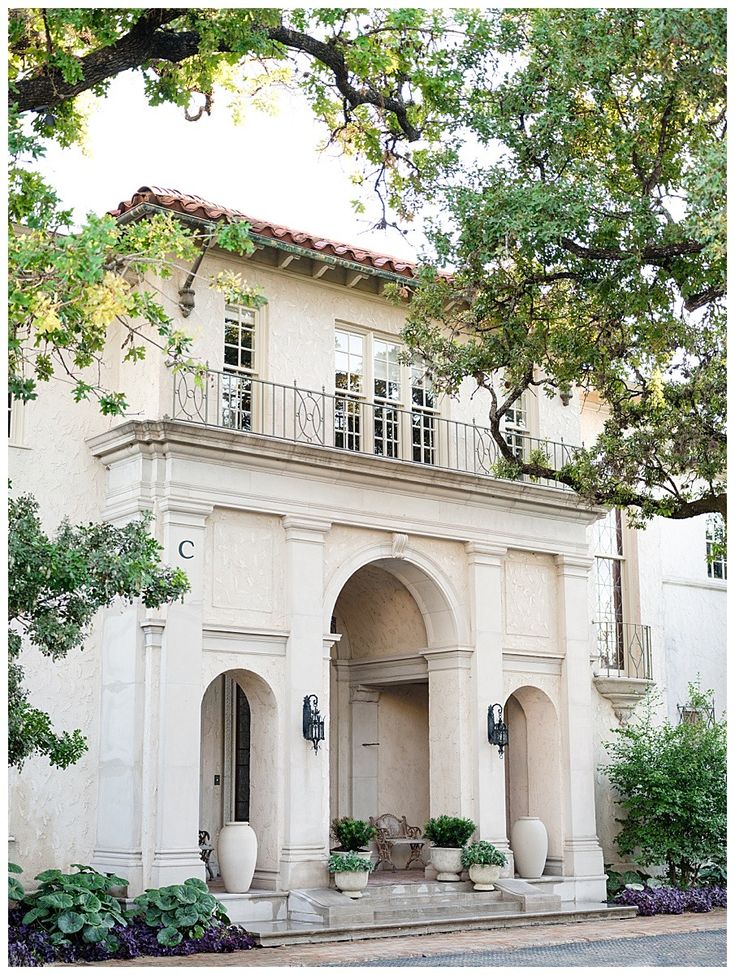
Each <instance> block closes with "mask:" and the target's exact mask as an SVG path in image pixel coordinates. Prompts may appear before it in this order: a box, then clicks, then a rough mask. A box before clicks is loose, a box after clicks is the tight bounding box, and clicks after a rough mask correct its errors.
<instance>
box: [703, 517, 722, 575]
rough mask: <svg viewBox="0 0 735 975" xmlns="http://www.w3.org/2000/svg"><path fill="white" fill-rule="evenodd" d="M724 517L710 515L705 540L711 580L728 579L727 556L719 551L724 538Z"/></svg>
mask: <svg viewBox="0 0 735 975" xmlns="http://www.w3.org/2000/svg"><path fill="white" fill-rule="evenodd" d="M723 528H724V525H723V521H722V515H708V516H707V528H706V531H705V539H706V545H707V575H708V576H709V577H710V579H723V580H724V579H727V556H726V555H725V554H724V552H722V551H719V545H720V544H721V542H722V538H723Z"/></svg>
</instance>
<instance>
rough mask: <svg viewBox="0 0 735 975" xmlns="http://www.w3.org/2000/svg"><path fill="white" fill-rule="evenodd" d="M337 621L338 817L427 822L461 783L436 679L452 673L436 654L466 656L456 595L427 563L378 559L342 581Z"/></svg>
mask: <svg viewBox="0 0 735 975" xmlns="http://www.w3.org/2000/svg"><path fill="white" fill-rule="evenodd" d="M331 624H332V626H331V628H332V630H333V632H336V633H338V634H339V635H340V638H339V640H338V641H337V643H336V645H335V648H334V650H333V659H332V668H331V686H330V700H331V707H330V729H329V737H330V741H331V742H332V747H331V750H330V814H331V818H335V817H339V816H346V815H347V816H353V817H355V818H359V819H368V818H369V817H370V816H379V815H381V814H383V813H392V814H394V815H396V816H398V817H401V816H405V817H406V819H407V821H408V823H409V824H410V825H413V826H416V825H418V826H422V825H423V824H424V823H425V822H426V819H428V817H429V816H430V815H434V814H436V809H435V808H434V802H433V796H434V795H435V794H436V795H442V796H443V795H444V794H445V793H446V792H447V790H448V789H449V791H450V792H451V789H452V786H451V785H450V786H447V782H446V781H445V774H444V773H445V771H446V769H447V767H448V766H449V765H451V762H448V761H446V760H445V758H444V757H443V753H446V754H449V753H450V752H451V747H452V745H451V742H450V741H449V739H450V737H451V735H448V734H447V729H446V728H444V729H443V731H442V732H441V734H439V733H437V720H436V714H435V713H434V712H435V711H436V708H437V695H436V694H435V685H436V681H437V680H439V681H442V680H445V679H446V677H447V676H448V671H442V672H441V673H435V672H434V668H433V664H434V662H435V658H436V656H439V655H442V654H443V655H445V656H447V655H451V654H452V653H456V647H457V632H456V625H455V618H454V613H453V612H452V609H451V604H450V601H449V600H448V599H447V597H446V595H445V594H444V592H443V591H442V588H441V587H440V586H439V585H438V583H437V582H436V581H435V580H434V579H433V578H432V577H431V576H430V575H429V574H428V573H427V572H426V570H425V569H424V568H422V567H420V566H417V565H416V564H414V563H412V562H410V561H408V560H407V559H398V558H380V559H373V560H372V561H369V562H366V563H364V564H362V565H360V566H358V567H356V568H355V570H354V571H353V572H352V573H351V574H350V575H349V576H348V577H347V579H346V580H345V581H344V582H343V584H342V585H341V588H340V590H339V594H338V595H337V597H336V600H335V602H334V604H333V610H332V614H331ZM442 696H443V695H441V694H440V695H439V697H442ZM456 758H457V756H455V759H456ZM439 801H440V802H443V801H444V800H443V799H440V800H439ZM458 801H459V800H458ZM441 811H442V812H453V811H454V810H453V809H450V808H442V809H441ZM407 852H408V851H407V850H405V851H402V854H399V855H398V857H397V865H398V866H399V867H400V866H401V865H402V863H401V856H403V858H405V856H406V855H407Z"/></svg>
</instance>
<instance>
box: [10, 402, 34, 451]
mask: <svg viewBox="0 0 735 975" xmlns="http://www.w3.org/2000/svg"><path fill="white" fill-rule="evenodd" d="M27 405H28V404H27V403H24V402H23V400H20V399H13V398H12V397H11V396H10V394H8V446H9V447H21V448H22V449H23V450H30V447H27V446H26V444H25V443H24V442H23V441H24V439H25V436H24V435H25V419H26V416H25V414H26V407H27Z"/></svg>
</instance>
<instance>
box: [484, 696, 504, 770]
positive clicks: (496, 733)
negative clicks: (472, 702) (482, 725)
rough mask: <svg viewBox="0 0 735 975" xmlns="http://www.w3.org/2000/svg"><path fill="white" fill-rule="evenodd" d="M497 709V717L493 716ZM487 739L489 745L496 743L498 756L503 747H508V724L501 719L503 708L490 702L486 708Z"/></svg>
mask: <svg viewBox="0 0 735 975" xmlns="http://www.w3.org/2000/svg"><path fill="white" fill-rule="evenodd" d="M496 709H497V712H498V717H497V720H496V718H495V710H496ZM487 740H488V741H489V742H490V744H491V745H497V746H498V751H499V752H500V757H501V758H502V757H503V749H504V748H507V747H508V725H507V724H506V723H505V721H503V709H502V707H501V706H500V705H499V704H491V705H490V707H489V708H488V709H487Z"/></svg>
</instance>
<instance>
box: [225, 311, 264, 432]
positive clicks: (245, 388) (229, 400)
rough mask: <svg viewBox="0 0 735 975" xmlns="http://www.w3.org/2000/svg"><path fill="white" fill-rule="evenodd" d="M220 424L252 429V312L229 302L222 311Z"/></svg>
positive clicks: (253, 349) (253, 330)
mask: <svg viewBox="0 0 735 975" xmlns="http://www.w3.org/2000/svg"><path fill="white" fill-rule="evenodd" d="M224 339H225V341H224V376H223V377H222V391H221V396H222V426H224V427H230V428H231V429H233V430H252V429H253V378H254V376H255V375H256V351H257V350H256V334H255V312H254V311H252V309H250V308H242V307H240V306H232V305H229V306H228V307H227V309H226V311H225V335H224Z"/></svg>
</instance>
